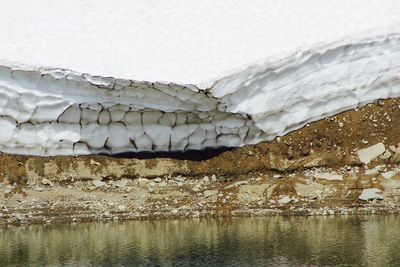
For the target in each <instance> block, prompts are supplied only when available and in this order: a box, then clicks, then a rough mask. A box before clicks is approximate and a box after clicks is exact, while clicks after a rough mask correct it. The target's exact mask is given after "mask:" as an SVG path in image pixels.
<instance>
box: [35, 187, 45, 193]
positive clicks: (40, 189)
mask: <svg viewBox="0 0 400 267" xmlns="http://www.w3.org/2000/svg"><path fill="white" fill-rule="evenodd" d="M35 190H36V191H39V192H42V191H43V190H44V188H43V187H41V186H37V187H35Z"/></svg>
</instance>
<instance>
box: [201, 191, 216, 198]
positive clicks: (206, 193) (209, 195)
mask: <svg viewBox="0 0 400 267" xmlns="http://www.w3.org/2000/svg"><path fill="white" fill-rule="evenodd" d="M218 192H219V191H218V190H206V191H204V192H203V194H204V197H205V198H207V197H211V196H214V195H216V194H218Z"/></svg>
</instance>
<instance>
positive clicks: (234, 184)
mask: <svg viewBox="0 0 400 267" xmlns="http://www.w3.org/2000/svg"><path fill="white" fill-rule="evenodd" d="M246 184H249V182H248V181H237V182H235V183H233V184H231V185H228V186H227V187H225V189H230V188H233V187H238V186H241V185H246Z"/></svg>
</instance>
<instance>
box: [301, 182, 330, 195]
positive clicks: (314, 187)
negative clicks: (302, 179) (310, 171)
mask: <svg viewBox="0 0 400 267" xmlns="http://www.w3.org/2000/svg"><path fill="white" fill-rule="evenodd" d="M295 188H296V193H297V194H298V195H299V196H303V197H311V198H317V197H321V194H322V192H323V191H325V189H326V188H327V186H325V185H323V184H320V183H317V182H311V183H309V184H302V183H296V185H295Z"/></svg>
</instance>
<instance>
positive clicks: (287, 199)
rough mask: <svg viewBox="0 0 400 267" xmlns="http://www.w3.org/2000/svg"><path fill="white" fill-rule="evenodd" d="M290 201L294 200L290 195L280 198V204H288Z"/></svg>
mask: <svg viewBox="0 0 400 267" xmlns="http://www.w3.org/2000/svg"><path fill="white" fill-rule="evenodd" d="M289 202H292V199H291V198H290V197H288V196H283V197H282V198H280V199H279V200H278V203H279V204H287V203H289Z"/></svg>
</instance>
